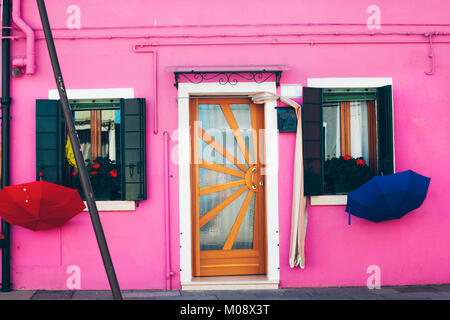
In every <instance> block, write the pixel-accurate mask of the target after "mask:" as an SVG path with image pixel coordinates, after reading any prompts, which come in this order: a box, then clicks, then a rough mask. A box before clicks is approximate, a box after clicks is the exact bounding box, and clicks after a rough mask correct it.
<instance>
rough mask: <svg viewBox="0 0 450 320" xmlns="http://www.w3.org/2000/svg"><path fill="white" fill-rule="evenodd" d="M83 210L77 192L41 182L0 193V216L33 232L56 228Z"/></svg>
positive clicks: (8, 188)
mask: <svg viewBox="0 0 450 320" xmlns="http://www.w3.org/2000/svg"><path fill="white" fill-rule="evenodd" d="M85 207H86V206H85V205H84V203H83V201H82V200H81V197H80V194H79V193H78V191H77V190H75V189H71V188H67V187H63V186H60V185H57V184H54V183H50V182H47V181H43V180H41V181H35V182H31V183H25V184H18V185H14V186H7V187H5V188H3V189H2V190H1V191H0V216H1V217H2V218H3V219H4V220H5V221H7V222H8V223H10V224H14V225H18V226H22V227H25V228H28V229H31V230H34V231H37V230H45V229H52V228H57V227H60V226H62V225H63V224H65V223H66V222H67V221H69V220H70V219H72V218H73V217H74V216H76V215H77V214H78V213H80V212H81V211H83V209H84V208H85Z"/></svg>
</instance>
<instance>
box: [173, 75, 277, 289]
mask: <svg viewBox="0 0 450 320" xmlns="http://www.w3.org/2000/svg"><path fill="white" fill-rule="evenodd" d="M261 91H267V92H272V93H276V84H275V82H264V83H254V82H241V83H237V84H235V85H231V84H225V85H222V84H220V83H218V82H208V83H199V84H194V83H179V84H178V129H179V132H178V135H177V136H178V164H179V209H180V211H179V214H180V217H179V219H180V281H181V283H186V282H191V281H192V241H191V236H192V232H191V180H190V178H191V177H190V159H191V148H190V145H191V137H190V130H189V97H190V96H195V95H242V96H246V95H247V94H249V93H253V92H261ZM275 107H276V102H275V101H273V102H268V103H266V104H265V106H264V120H265V135H264V136H265V140H266V141H265V151H266V194H267V195H270V196H266V232H267V233H266V235H267V236H266V241H267V246H266V247H267V279H268V280H271V281H277V282H278V281H279V279H280V270H279V265H280V259H279V257H280V256H279V233H278V230H279V229H278V221H279V220H278V129H277V112H276V109H275ZM174 138H175V137H174Z"/></svg>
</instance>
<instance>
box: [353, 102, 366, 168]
mask: <svg viewBox="0 0 450 320" xmlns="http://www.w3.org/2000/svg"><path fill="white" fill-rule="evenodd" d="M350 132H351V140H350V145H351V151H352V157H353V158H359V157H363V158H364V160H366V162H367V164H369V131H368V118H367V101H352V102H350Z"/></svg>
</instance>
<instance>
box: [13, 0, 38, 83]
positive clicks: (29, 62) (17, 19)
mask: <svg viewBox="0 0 450 320" xmlns="http://www.w3.org/2000/svg"><path fill="white" fill-rule="evenodd" d="M20 1H21V0H13V6H12V21H13V22H14V24H15V25H16V26H18V27H19V28H20V30H22V31H23V32H24V33H25V35H26V42H27V53H26V57H25V58H16V59H14V60H13V61H12V66H13V68H14V67H25V73H26V74H34V70H35V63H34V59H35V54H34V52H35V47H34V40H35V37H34V31H33V29H31V27H30V26H29V25H28V24H26V22H25V21H24V20H23V19H22V18H21V16H20V4H21V2H20Z"/></svg>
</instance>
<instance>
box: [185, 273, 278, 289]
mask: <svg viewBox="0 0 450 320" xmlns="http://www.w3.org/2000/svg"><path fill="white" fill-rule="evenodd" d="M278 284H279V282H278V281H274V280H269V279H268V278H267V276H265V275H251V276H220V277H192V281H190V282H182V283H181V290H186V291H194V290H276V289H278Z"/></svg>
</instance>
